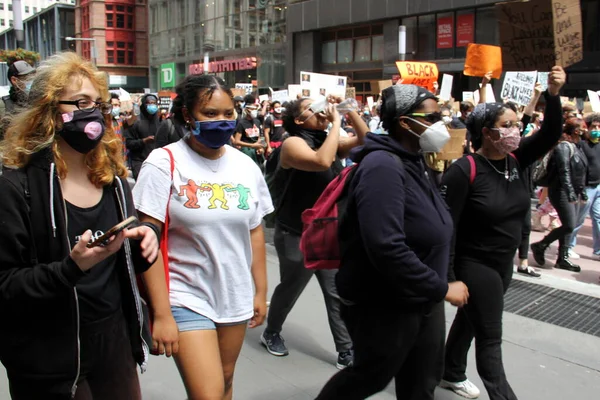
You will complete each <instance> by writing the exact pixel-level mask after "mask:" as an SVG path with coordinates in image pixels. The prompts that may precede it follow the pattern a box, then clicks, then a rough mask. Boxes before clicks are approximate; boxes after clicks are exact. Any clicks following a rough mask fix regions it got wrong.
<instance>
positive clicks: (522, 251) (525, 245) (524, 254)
mask: <svg viewBox="0 0 600 400" xmlns="http://www.w3.org/2000/svg"><path fill="white" fill-rule="evenodd" d="M529 236H531V207H529V208H528V209H527V214H526V215H525V221H523V227H522V228H521V244H520V245H519V260H527V258H529V257H528V254H529Z"/></svg>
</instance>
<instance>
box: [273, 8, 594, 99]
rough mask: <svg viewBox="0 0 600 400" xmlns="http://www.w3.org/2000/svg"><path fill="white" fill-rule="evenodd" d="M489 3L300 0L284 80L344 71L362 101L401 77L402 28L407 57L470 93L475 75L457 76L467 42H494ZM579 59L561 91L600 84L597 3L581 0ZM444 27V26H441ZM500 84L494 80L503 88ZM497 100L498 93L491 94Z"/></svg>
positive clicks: (291, 11) (574, 92)
mask: <svg viewBox="0 0 600 400" xmlns="http://www.w3.org/2000/svg"><path fill="white" fill-rule="evenodd" d="M495 3H498V2H497V1H493V0H454V1H441V0H439V1H433V0H431V1H413V0H335V2H334V5H333V6H332V1H331V0H305V1H299V2H293V4H289V7H288V9H287V42H286V43H287V46H286V51H287V53H286V56H285V60H286V76H285V77H286V83H288V84H292V83H299V80H300V71H312V72H321V73H326V74H334V75H336V74H337V75H344V76H347V77H348V82H349V84H350V85H351V86H354V87H355V88H356V93H357V97H358V98H359V99H362V100H364V98H365V97H367V96H372V95H376V94H377V93H374V92H375V90H374V88H371V82H372V81H375V80H381V79H395V78H398V70H397V68H396V65H395V62H396V61H398V60H399V27H400V26H405V27H406V56H405V60H407V61H412V60H414V61H431V62H435V63H436V64H437V65H438V68H439V71H440V74H442V73H447V74H452V75H453V76H454V88H453V95H454V98H456V99H461V98H462V91H466V90H475V89H476V88H477V87H478V83H480V81H481V80H480V78H471V77H467V76H464V75H463V74H462V71H463V67H464V62H465V56H466V46H467V45H468V43H471V42H473V43H480V44H492V45H499V43H500V35H499V26H498V20H497V17H496V10H495V7H494V5H495ZM581 8H582V23H583V55H584V60H583V61H582V62H580V63H578V64H575V65H573V66H571V67H570V68H569V70H568V72H569V76H568V83H567V85H566V86H565V89H564V93H565V95H568V96H571V97H586V90H587V89H593V90H599V89H600V73H599V72H600V28H599V24H598V20H599V18H600V2H599V1H598V0H581ZM442 27H444V28H445V29H442ZM500 86H501V85H494V90H495V91H498V92H499V91H500V89H501V88H500ZM496 97H497V98H498V95H497V96H496Z"/></svg>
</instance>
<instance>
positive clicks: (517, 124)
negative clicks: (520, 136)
mask: <svg viewBox="0 0 600 400" xmlns="http://www.w3.org/2000/svg"><path fill="white" fill-rule="evenodd" d="M500 128H507V129H510V128H519V131H522V130H523V123H522V122H521V121H517V122H511V121H507V122H506V123H505V124H504V125H501V126H499V127H494V128H492V129H494V130H498V129H500Z"/></svg>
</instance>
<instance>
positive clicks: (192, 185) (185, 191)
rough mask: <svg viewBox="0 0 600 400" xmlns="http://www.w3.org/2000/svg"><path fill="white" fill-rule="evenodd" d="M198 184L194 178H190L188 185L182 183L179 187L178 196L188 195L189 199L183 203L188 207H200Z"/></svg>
mask: <svg viewBox="0 0 600 400" xmlns="http://www.w3.org/2000/svg"><path fill="white" fill-rule="evenodd" d="M198 189H200V188H199V187H198V185H197V184H196V182H194V181H193V180H191V179H189V180H188V184H187V185H181V186H180V187H179V194H178V196H180V197H183V196H187V198H188V201H187V202H186V203H185V204H184V205H183V206H184V207H186V208H193V209H196V208H200V205H198Z"/></svg>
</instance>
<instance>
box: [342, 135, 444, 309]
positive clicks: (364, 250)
mask: <svg viewBox="0 0 600 400" xmlns="http://www.w3.org/2000/svg"><path fill="white" fill-rule="evenodd" d="M352 160H353V161H355V162H357V163H360V165H359V166H358V169H357V171H356V174H355V175H354V177H353V178H352V181H351V182H350V188H349V198H348V208H347V214H346V215H345V216H344V217H343V219H342V224H341V226H340V230H339V237H340V241H341V245H342V263H341V268H340V270H339V272H338V274H337V278H336V282H337V287H338V292H339V294H340V296H341V297H342V298H343V299H345V300H348V301H351V302H354V303H366V304H373V305H376V306H378V307H403V308H404V307H415V306H418V305H428V304H432V303H437V302H440V301H442V300H443V299H444V297H445V296H446V293H447V292H448V282H447V278H446V276H447V275H446V274H447V269H448V260H449V253H450V245H451V240H452V232H453V224H452V218H451V216H450V213H449V212H448V207H447V206H446V203H445V202H444V200H443V199H442V197H441V196H440V194H439V192H438V190H437V189H436V188H435V186H434V185H433V182H432V181H431V180H430V178H429V176H428V175H427V172H426V169H425V166H424V163H423V157H422V155H420V154H414V153H410V152H408V151H406V150H405V149H404V148H403V147H402V146H401V145H400V144H399V143H398V142H397V141H396V140H394V139H392V137H390V136H384V135H374V134H372V133H369V134H368V136H367V138H366V140H365V145H364V147H363V148H362V149H359V150H358V151H357V152H355V153H354V154H353V155H352Z"/></svg>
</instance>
